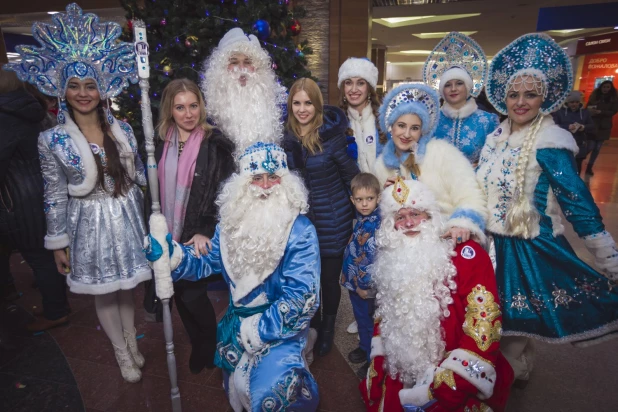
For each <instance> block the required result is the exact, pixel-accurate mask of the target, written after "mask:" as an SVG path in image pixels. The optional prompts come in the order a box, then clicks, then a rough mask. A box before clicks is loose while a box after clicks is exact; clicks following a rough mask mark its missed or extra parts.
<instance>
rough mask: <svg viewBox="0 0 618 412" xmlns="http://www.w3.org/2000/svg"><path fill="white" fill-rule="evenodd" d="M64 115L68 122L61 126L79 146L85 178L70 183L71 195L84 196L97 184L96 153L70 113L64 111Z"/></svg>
mask: <svg viewBox="0 0 618 412" xmlns="http://www.w3.org/2000/svg"><path fill="white" fill-rule="evenodd" d="M64 115H65V118H66V123H65V124H63V125H62V126H61V127H62V128H63V129H64V131H65V132H67V134H68V135H69V136H71V140H72V141H73V143H75V146H77V150H78V151H79V156H80V158H81V160H82V167H83V170H84V180H83V181H82V182H81V183H78V184H71V183H69V184H68V188H69V195H71V196H77V197H82V196H86V195H87V194H88V193H90V192H92V189H94V187H95V185H96V184H97V178H98V172H97V164H96V162H95V160H94V155H93V154H92V150H91V149H90V145H89V144H88V140H86V137H85V136H84V135H83V134H82V132H81V131H80V130H79V127H77V125H76V124H75V123H74V122H73V120H72V119H71V116H70V115H69V113H67V112H64Z"/></svg>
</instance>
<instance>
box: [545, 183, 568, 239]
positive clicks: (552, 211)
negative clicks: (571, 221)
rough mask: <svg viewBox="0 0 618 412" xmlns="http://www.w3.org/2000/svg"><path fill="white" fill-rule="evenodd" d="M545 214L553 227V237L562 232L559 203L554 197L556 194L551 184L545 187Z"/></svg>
mask: <svg viewBox="0 0 618 412" xmlns="http://www.w3.org/2000/svg"><path fill="white" fill-rule="evenodd" d="M545 214H546V215H547V216H549V218H550V219H551V227H552V228H553V229H554V231H553V234H554V237H556V236H560V235H561V234H563V233H564V225H563V224H562V218H561V217H560V215H561V211H560V205H559V204H558V200H557V199H556V195H555V194H554V191H553V190H552V188H551V186H549V187H548V188H547V206H546V207H545Z"/></svg>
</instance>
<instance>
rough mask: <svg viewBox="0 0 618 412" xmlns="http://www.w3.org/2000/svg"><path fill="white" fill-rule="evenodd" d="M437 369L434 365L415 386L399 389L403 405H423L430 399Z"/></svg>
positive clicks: (400, 400)
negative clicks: (430, 387)
mask: <svg viewBox="0 0 618 412" xmlns="http://www.w3.org/2000/svg"><path fill="white" fill-rule="evenodd" d="M437 369H438V368H435V367H433V366H432V367H430V368H428V369H427V371H426V372H425V375H424V376H423V379H421V380H419V381H418V382H417V384H416V385H415V386H414V387H413V388H407V389H401V390H400V391H399V402H400V403H401V406H405V405H414V406H423V405H425V404H426V403H427V402H429V401H430V399H429V386H431V384H432V383H433V375H434V373H435V371H436V370H437Z"/></svg>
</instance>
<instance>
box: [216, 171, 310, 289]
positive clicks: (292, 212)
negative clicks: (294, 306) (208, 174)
mask: <svg viewBox="0 0 618 412" xmlns="http://www.w3.org/2000/svg"><path fill="white" fill-rule="evenodd" d="M249 179H250V177H249ZM266 194H267V196H265V195H266ZM217 204H218V205H219V213H220V217H221V219H220V223H219V228H220V231H221V238H222V239H225V242H226V244H225V249H226V250H227V254H228V256H227V259H225V260H226V261H225V262H224V263H225V264H226V268H225V269H226V272H227V273H228V275H229V276H230V278H231V279H232V280H233V281H234V282H235V283H237V281H238V280H241V279H243V278H246V277H252V276H254V277H262V278H263V276H264V275H267V276H270V274H271V273H272V272H273V271H274V270H275V269H276V267H277V266H278V265H279V262H280V260H281V258H282V257H283V253H284V251H285V248H286V245H287V241H288V237H289V234H290V230H291V228H292V225H293V223H294V221H295V220H296V217H297V216H298V215H299V214H300V213H303V214H304V213H306V212H307V208H308V206H307V190H306V189H305V187H304V185H303V183H302V180H301V179H300V178H299V177H298V176H296V175H294V174H288V175H286V176H284V177H283V178H282V179H281V184H278V185H275V186H273V187H272V188H270V189H268V190H264V189H262V188H260V187H258V186H256V185H251V184H249V181H248V178H247V177H246V176H239V175H234V176H232V178H230V180H229V181H228V182H227V183H226V184H225V185H224V186H223V189H222V190H221V193H220V194H219V197H218V199H217Z"/></svg>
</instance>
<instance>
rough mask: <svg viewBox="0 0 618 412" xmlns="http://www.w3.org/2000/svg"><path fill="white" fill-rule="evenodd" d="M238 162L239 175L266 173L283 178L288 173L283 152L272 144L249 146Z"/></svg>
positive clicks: (279, 147) (260, 143)
mask: <svg viewBox="0 0 618 412" xmlns="http://www.w3.org/2000/svg"><path fill="white" fill-rule="evenodd" d="M238 162H239V164H240V174H241V175H251V176H253V175H260V174H263V173H268V174H276V175H278V176H283V175H284V174H287V173H289V169H288V164H287V156H286V155H285V151H284V150H283V149H282V148H281V146H279V145H276V144H274V143H262V142H258V143H255V144H253V145H251V146H249V147H248V148H247V149H246V150H245V152H244V153H243V154H242V155H241V156H240V158H239V159H238Z"/></svg>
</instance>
